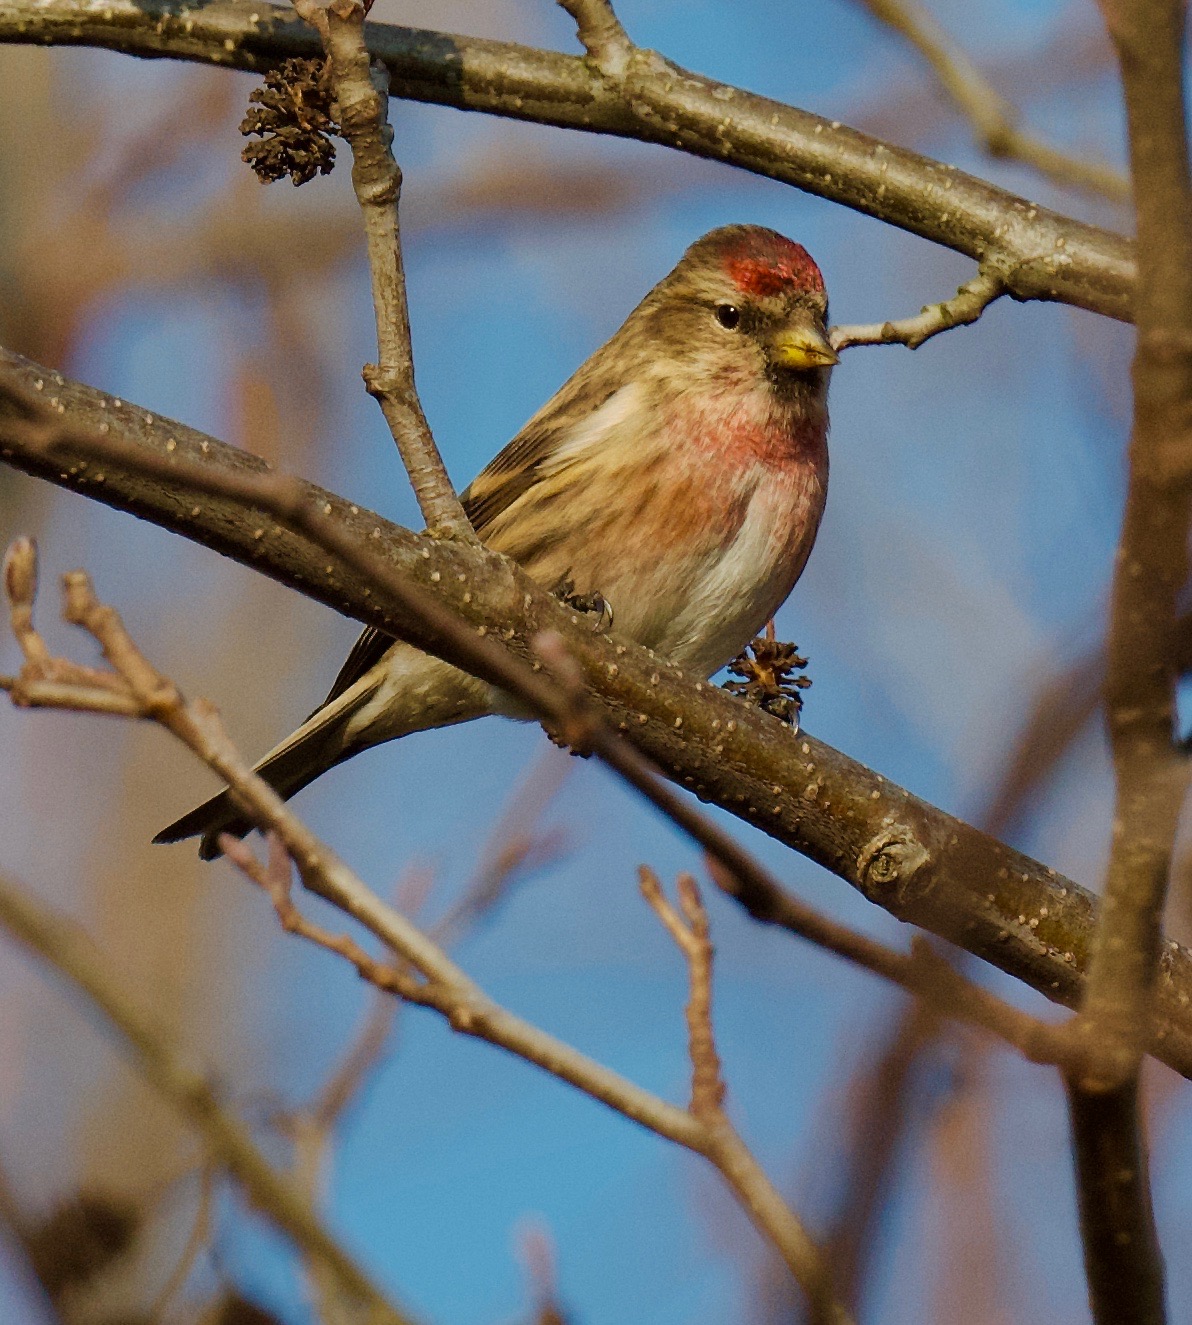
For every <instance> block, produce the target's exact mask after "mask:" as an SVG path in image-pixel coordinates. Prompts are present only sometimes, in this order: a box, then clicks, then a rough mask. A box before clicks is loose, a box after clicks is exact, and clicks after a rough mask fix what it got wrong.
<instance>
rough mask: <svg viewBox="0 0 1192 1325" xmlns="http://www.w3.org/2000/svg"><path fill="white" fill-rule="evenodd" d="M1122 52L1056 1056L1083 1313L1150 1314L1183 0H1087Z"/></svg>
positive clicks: (1181, 312) (1168, 802) (1184, 543)
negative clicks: (1134, 248)
mask: <svg viewBox="0 0 1192 1325" xmlns="http://www.w3.org/2000/svg"><path fill="white" fill-rule="evenodd" d="M1101 7H1102V10H1103V12H1104V15H1105V21H1106V25H1107V27H1108V29H1109V32H1110V36H1111V37H1112V39H1113V42H1114V46H1115V48H1116V50H1117V55H1118V61H1119V64H1120V66H1121V75H1122V89H1123V92H1124V96H1125V103H1126V122H1127V131H1128V138H1129V146H1130V172H1131V176H1132V180H1133V185H1134V200H1135V204H1134V210H1135V217H1136V224H1137V232H1138V294H1137V303H1136V319H1137V325H1138V341H1137V347H1136V350H1135V356H1134V374H1133V375H1134V423H1133V428H1132V430H1131V435H1130V450H1129V487H1128V490H1127V494H1126V511H1125V518H1124V521H1123V525H1122V533H1121V540H1120V543H1119V547H1118V556H1117V562H1116V565H1115V568H1114V579H1113V594H1112V600H1111V606H1110V624H1109V642H1108V646H1107V655H1108V656H1107V662H1108V666H1107V674H1106V684H1105V699H1106V710H1107V716H1108V722H1109V734H1110V744H1111V747H1112V752H1113V765H1114V775H1115V779H1116V783H1117V800H1116V805H1115V808H1114V819H1113V838H1112V845H1111V847H1110V859H1109V873H1108V877H1107V879H1106V883H1105V902H1104V908H1103V911H1102V915H1101V919H1100V922H1099V924H1098V926H1097V931H1096V938H1095V941H1094V944H1093V951H1092V958H1091V961H1090V964H1089V980H1088V988H1087V990H1086V993H1085V997H1084V1000H1083V1002H1082V1005H1081V1010H1080V1013H1079V1015H1078V1017H1077V1019H1076V1024H1075V1027H1074V1040H1075V1042H1076V1043H1077V1044H1078V1045H1079V1046H1080V1048H1082V1049H1083V1050H1084V1053H1085V1061H1084V1063H1083V1064H1081V1065H1079V1066H1078V1067H1076V1068H1074V1069H1072V1070H1070V1071H1069V1073H1068V1087H1069V1093H1070V1097H1071V1119H1072V1129H1073V1137H1074V1149H1075V1154H1076V1172H1077V1178H1078V1182H1079V1184H1080V1208H1081V1232H1082V1235H1083V1239H1084V1249H1085V1267H1086V1270H1087V1273H1088V1279H1089V1298H1090V1302H1091V1305H1092V1308H1093V1316H1094V1318H1095V1320H1096V1321H1097V1322H1098V1325H1109V1322H1114V1325H1135V1323H1137V1325H1161V1322H1162V1321H1164V1320H1165V1319H1166V1304H1165V1288H1164V1267H1163V1258H1162V1253H1161V1251H1160V1248H1159V1243H1158V1238H1157V1236H1156V1233H1155V1224H1154V1213H1153V1210H1152V1207H1151V1191H1150V1176H1149V1172H1148V1163H1147V1153H1146V1143H1145V1140H1144V1139H1143V1136H1142V1132H1141V1127H1142V1120H1141V1109H1140V1105H1139V1099H1138V1092H1139V1080H1138V1074H1139V1068H1140V1066H1141V1056H1142V1053H1143V1045H1144V1044H1145V1042H1146V1039H1147V1036H1148V1033H1149V1027H1150V1022H1151V1017H1152V1015H1153V1008H1154V1002H1155V989H1156V986H1157V983H1158V974H1159V956H1160V951H1161V944H1162V922H1163V907H1164V902H1165V900H1166V895H1167V884H1168V878H1169V875H1170V871H1171V858H1172V849H1173V845H1174V841H1175V834H1176V828H1177V824H1178V821H1179V814H1180V807H1181V805H1182V804H1183V800H1184V795H1185V792H1186V790H1187V786H1188V773H1189V763H1188V759H1187V756H1186V755H1184V754H1183V752H1182V751H1180V750H1179V748H1178V744H1177V740H1178V733H1177V731H1176V726H1175V719H1176V682H1177V679H1178V670H1179V669H1178V666H1177V656H1178V649H1177V640H1178V633H1179V632H1178V619H1179V609H1178V595H1179V594H1180V593H1181V591H1182V589H1183V587H1184V585H1185V583H1186V581H1187V577H1188V529H1189V521H1190V518H1192V425H1190V416H1189V402H1190V401H1192V179H1190V177H1189V160H1188V142H1187V133H1188V127H1187V113H1186V108H1185V103H1184V36H1185V23H1186V6H1185V4H1184V3H1183V2H1182V0H1102V4H1101Z"/></svg>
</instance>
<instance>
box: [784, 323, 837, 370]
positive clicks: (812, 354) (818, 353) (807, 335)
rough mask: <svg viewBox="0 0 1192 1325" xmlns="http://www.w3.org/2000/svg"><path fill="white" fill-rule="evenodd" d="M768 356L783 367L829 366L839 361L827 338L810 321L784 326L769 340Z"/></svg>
mask: <svg viewBox="0 0 1192 1325" xmlns="http://www.w3.org/2000/svg"><path fill="white" fill-rule="evenodd" d="M770 357H771V359H772V360H773V361H774V362H775V363H776V364H778V365H780V366H781V367H783V368H796V369H805V368H830V367H831V366H832V365H833V364H834V363H839V362H840V355H838V354H837V353H836V351H835V350H834V349H833V348H832V347H831V345H829V344H828V338H827V336H825V335H824V333H823V332H822V331H820V329H819V328H818V327H816V326H813V325H812V324H811V323H810V322H800V323H798V324H796V325H795V326H788V327H784V328H783V329H782V330H781V331H780V332H779V333H778V334H777V335H776V336H775V337H774V338H773V340H771V341H770Z"/></svg>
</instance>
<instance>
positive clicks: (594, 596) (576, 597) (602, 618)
mask: <svg viewBox="0 0 1192 1325" xmlns="http://www.w3.org/2000/svg"><path fill="white" fill-rule="evenodd" d="M555 594H556V595H557V597H558V599H559V601H560V602H561V603H562V604H563V605H564V606H565V607H573V608H575V610H576V611H577V612H583V613H585V614H591V615H594V616H595V617H596V620H595V621H594V622H593V623H592V629H593V631H596V632H603V631H606V630H611V629H612V628H613V605H612V603H610V602H609V601H608V599H607V598H605V596H604V595H603V594H602V593H600V592H599V591H596V592H593V593H576V592H575V582H574V580H564V581H563V583H562V584H561V585H559V587H558V588H557V589H556V590H555Z"/></svg>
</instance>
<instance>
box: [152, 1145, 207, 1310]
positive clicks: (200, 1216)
mask: <svg viewBox="0 0 1192 1325" xmlns="http://www.w3.org/2000/svg"><path fill="white" fill-rule="evenodd" d="M214 1199H215V1174H214V1172H213V1171H212V1168H211V1165H210V1164H206V1163H205V1164H202V1165H200V1167H199V1203H198V1208H197V1209H196V1210H195V1218H194V1223H193V1225H192V1226H191V1230H190V1235H189V1236H188V1237H187V1239H186V1245H185V1246H184V1247H183V1249H182V1255H181V1256H179V1257H178V1263H177V1265H175V1266H174V1269H173V1270H172V1271H171V1273H170V1277H169V1278H168V1279H167V1280H166V1282H165V1283H164V1284H163V1285H162V1288H161V1292H160V1293H158V1295H157V1297H156V1298H154V1300H153V1304H152V1305H151V1306H150V1308H149V1310H148V1312H147V1313H146V1319H147V1320H150V1321H159V1320H166V1319H168V1317H167V1315H166V1313H167V1311H168V1310H169V1308H170V1306H171V1304H172V1303H173V1301H174V1299H175V1297H177V1296H178V1294H179V1293H180V1292H181V1291H182V1290H183V1288H185V1287H186V1281H187V1280H188V1279H189V1278H190V1276H191V1271H192V1270H193V1269H194V1267H195V1263H196V1262H197V1261H198V1259H199V1257H200V1256H201V1255H202V1253H203V1250H204V1248H205V1247H206V1246H207V1244H208V1242H209V1241H210V1240H211V1214H212V1207H213V1205H214Z"/></svg>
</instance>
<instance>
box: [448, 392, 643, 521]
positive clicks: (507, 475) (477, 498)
mask: <svg viewBox="0 0 1192 1325" xmlns="http://www.w3.org/2000/svg"><path fill="white" fill-rule="evenodd" d="M603 378H604V374H600V375H597V374H594V373H584V372H583V371H582V370H581V372H580V373H577V374H576V376H575V377H574V378H573V379H572V380H571V381H570V382H568V383H567V386H565V387H564V388H563V390H562V391H560V392H559V393H558V394H557V395H556V396H554V397H553V398H552V399H551V400H549V401H548V402H547V403H546V404H545V405H544V406H543V407H542V409H540V410H539V411H538V413H537V414H535V415H534V417H533V418H532V419H531V420H530V421H529V422H528V423H527V424H526V425H525V427H524V428H522V430H521V432H519V433H518V434H517V436H516V437H515V438H514V439H513V440H512V441H511V442H510V443H509V445H508V446H506V447H505V449H504V450H503V451H501V452H500V453H499V454H498V455H497V456H496V457H495V458H494V459H493V460H492V461H490V462H489V464H488V465H486V466H485V468H484V469H482V470H481V471H480V473H479V474H478V475H477V476H476V477H475V478H474V479H473V480H472V482H471V483H469V484H468V486H467V487H466V488H465V489H464V491H463V492H462V493H461V494H460V501H461V502H463V506H464V510H465V512H466V513H467V516H468V519H469V520H470V521H471V522H472V527H473V528H474V529H475V530H476V532H477V533H478V534H479V535H480V536H481V538H483V537H484V532H485V530H486V529H487V528H488V527H489V525H491V524H492V522H493V521H494V520H495V519H496V518H497V516H499V515H500V514H501V513H502V512H503V511H506V510H508V508H509V507H510V506H512V505H513V503H514V502H515V501H517V499H518V498H519V497H520V496H521V495H522V494H523V493H525V492H527V491H529V489H530V488H532V487H533V486H534V484H535V483H537V482H538V481H539V479H541V478H542V477H543V473H544V470H545V469H546V468H547V467H550V468H551V469H554V468H556V467H557V466H556V464H555V463H552V462H557V461H559V460H560V459H561V458H562V455H563V453H564V452H565V451H567V450H568V449H574V448H575V443H576V441H577V439H578V438H579V437H580V435H581V434H583V439H584V440H586V441H592V442H594V441H596V440H598V438H599V436H600V435H601V434H602V433H603V432H604V431H605V428H604V427H603V426H602V425H603V424H604V423H605V420H604V419H603V418H602V415H605V414H606V413H607V412H608V411H607V407H608V406H609V405H610V404H611V403H612V398H613V397H614V396H616V395H619V394H620V391H618V389H617V387H616V386H615V385H612V384H609V383H607V382H606V381H605V380H603ZM622 389H623V388H622Z"/></svg>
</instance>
